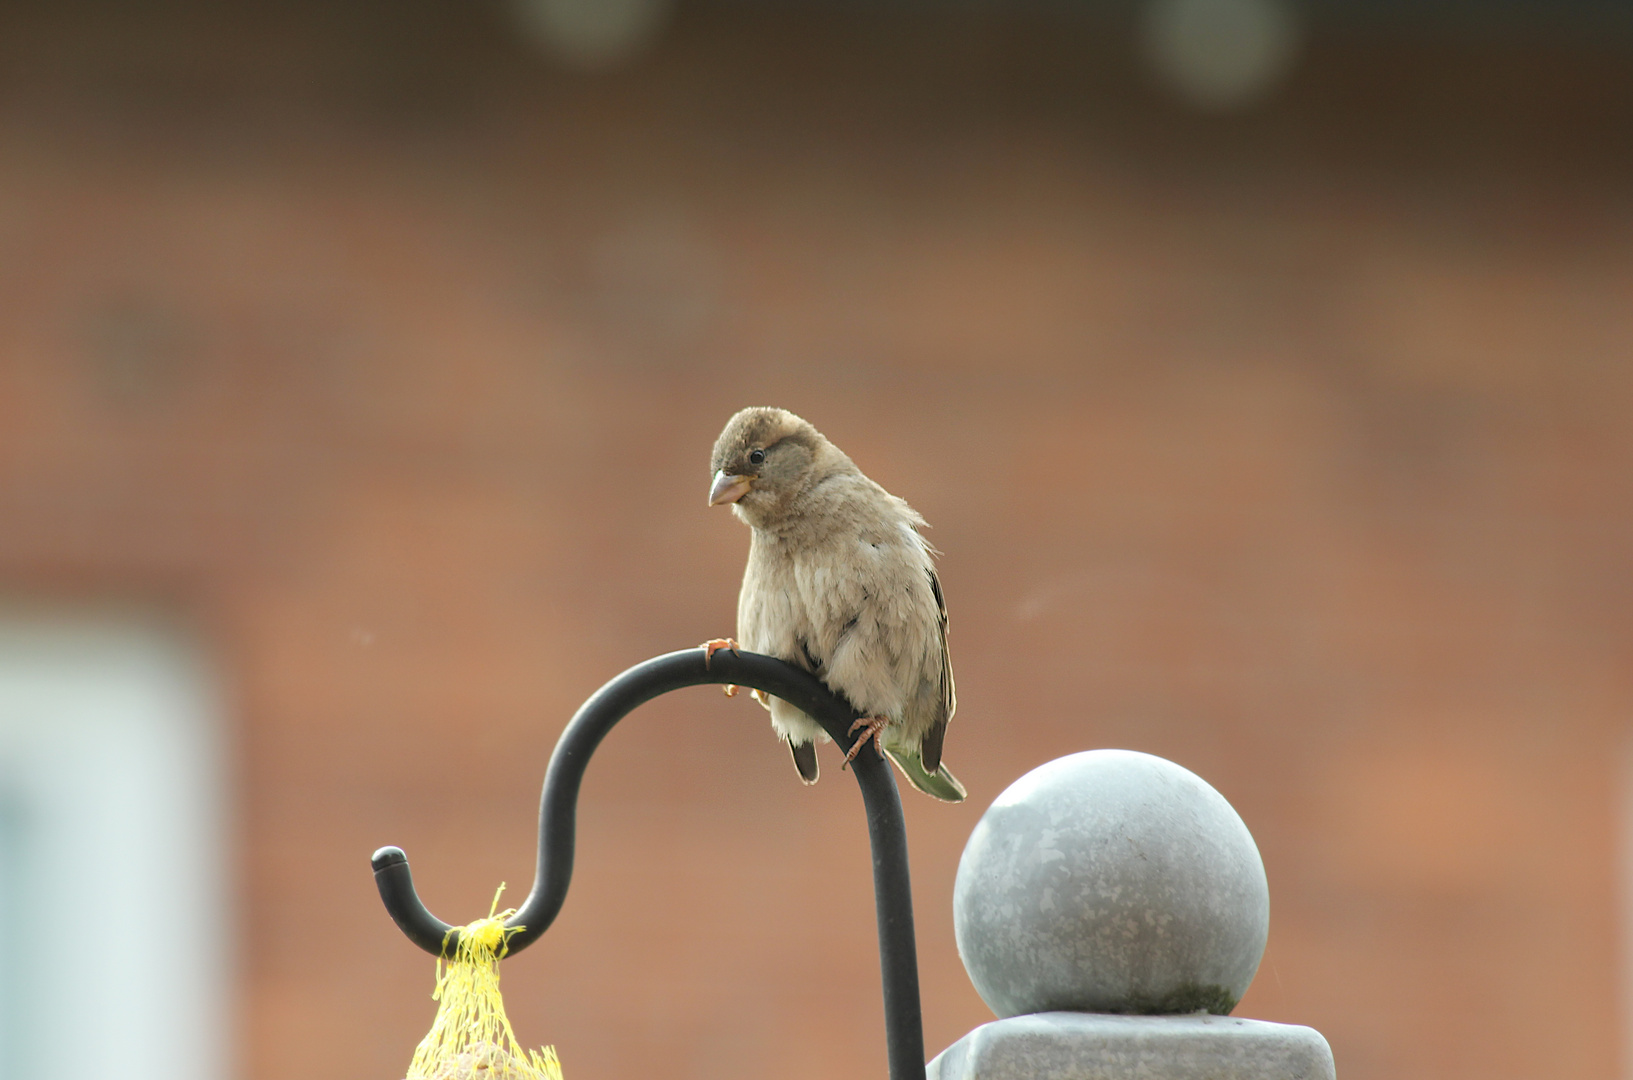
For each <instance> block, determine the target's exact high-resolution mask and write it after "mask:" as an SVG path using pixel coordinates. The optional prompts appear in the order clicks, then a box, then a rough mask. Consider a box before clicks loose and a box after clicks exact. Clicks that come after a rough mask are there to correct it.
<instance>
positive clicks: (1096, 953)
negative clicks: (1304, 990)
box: [953, 750, 1270, 1017]
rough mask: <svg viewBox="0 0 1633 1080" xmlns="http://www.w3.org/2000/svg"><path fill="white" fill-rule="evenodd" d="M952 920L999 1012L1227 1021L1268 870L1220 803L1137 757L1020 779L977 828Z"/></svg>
mask: <svg viewBox="0 0 1633 1080" xmlns="http://www.w3.org/2000/svg"><path fill="white" fill-rule="evenodd" d="M953 922H954V928H955V931H956V934H957V938H958V951H959V955H960V956H962V957H963V959H964V966H965V968H966V969H968V971H969V973H970V979H971V981H972V982H974V983H975V988H976V990H977V991H978V992H979V993H980V995H981V997H982V998H983V999H984V1000H985V1001H986V1003H987V1004H988V1005H989V1006H991V1008H992V1011H993V1012H995V1013H997V1014H998V1015H999V1016H1000V1017H1009V1016H1019V1015H1021V1014H1024V1013H1041V1012H1049V1011H1051V1010H1061V1009H1064V1010H1071V1011H1075V1012H1085V1013H1190V1012H1196V1011H1198V1010H1204V1009H1205V1010H1207V1011H1208V1012H1214V1013H1228V1012H1229V1011H1230V1010H1231V1009H1232V1008H1233V1007H1235V1005H1236V1002H1237V1001H1238V1000H1240V999H1241V996H1242V994H1243V993H1244V992H1245V991H1246V990H1247V986H1248V983H1250V982H1251V981H1252V980H1253V974H1254V972H1255V971H1257V970H1258V966H1259V958H1260V957H1261V956H1262V955H1263V953H1264V943H1265V936H1266V935H1267V934H1268V932H1269V929H1270V891H1269V887H1268V885H1267V884H1266V882H1265V876H1264V864H1263V863H1262V862H1261V861H1260V859H1259V850H1258V848H1257V847H1256V846H1255V845H1254V843H1253V837H1252V836H1251V835H1250V834H1249V833H1248V831H1247V826H1246V825H1244V824H1242V819H1241V818H1240V817H1238V816H1237V815H1236V811H1235V810H1233V809H1231V806H1230V804H1229V803H1228V802H1226V801H1225V799H1224V796H1222V795H1220V794H1219V793H1218V792H1217V791H1215V790H1214V789H1213V788H1211V787H1209V786H1208V785H1207V783H1205V782H1204V781H1203V780H1202V779H1201V778H1200V777H1198V776H1197V775H1196V774H1194V773H1192V772H1190V771H1189V770H1187V769H1184V768H1181V767H1180V766H1178V765H1175V764H1174V763H1173V762H1171V761H1166V760H1164V759H1162V758H1159V757H1153V756H1151V755H1150V754H1140V753H1136V752H1134V751H1131V750H1091V751H1087V752H1085V753H1081V754H1071V755H1069V756H1067V757H1063V758H1058V759H1056V760H1054V761H1051V762H1049V763H1048V764H1047V765H1043V766H1040V767H1039V768H1036V769H1034V770H1032V771H1031V772H1029V773H1027V774H1026V775H1025V776H1023V777H1021V778H1020V779H1019V780H1017V781H1016V782H1015V783H1014V784H1012V785H1010V787H1009V788H1008V789H1007V790H1006V791H1005V792H1004V793H1003V794H1002V795H1000V796H998V799H997V801H995V802H994V803H993V804H992V806H991V807H990V808H989V809H988V810H987V812H986V815H985V816H983V817H982V819H981V821H980V823H979V824H978V825H977V826H976V828H975V832H974V833H973V834H971V836H970V840H969V843H968V844H967V845H966V846H965V848H964V855H963V858H962V859H960V861H959V864H958V879H957V881H956V883H955V885H954V889H953Z"/></svg>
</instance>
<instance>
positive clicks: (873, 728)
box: [840, 716, 890, 769]
mask: <svg viewBox="0 0 1633 1080" xmlns="http://www.w3.org/2000/svg"><path fill="white" fill-rule="evenodd" d="M888 723H890V719H889V718H888V717H884V716H875V717H872V718H870V719H864V720H858V721H857V722H856V723H854V724H852V725H851V733H852V734H855V732H856V729H857V728H865V729H866V730H864V731H863V732H862V735H861V737H860V738H858V739H857V740H856V741H855V742H853V743H851V748H850V749H849V750H847V751H846V752H845V765H849V764H850V763H851V762H853V761H855V760H856V755H857V754H860V753H861V752H862V747H864V746H866V745H867V744H868V740H869V739H872V740H873V748H874V749H875V750H877V751H879V756H880V757H884V756H885V748H884V747H883V746H881V745H880V744H879V732H881V731H883V730H884V729H885V725H886V724H888ZM845 765H841V766H840V768H841V769H843V768H844V767H845Z"/></svg>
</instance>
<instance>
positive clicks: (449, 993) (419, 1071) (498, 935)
mask: <svg viewBox="0 0 1633 1080" xmlns="http://www.w3.org/2000/svg"><path fill="white" fill-rule="evenodd" d="M504 891H505V887H504V886H503V885H501V886H499V892H496V893H494V894H493V907H492V908H490V909H489V911H488V917H487V918H485V919H478V920H476V921H475V922H473V923H471V924H470V925H469V926H464V927H460V928H459V930H458V933H459V943H458V944H457V945H456V946H455V947H454V955H453V959H451V960H447V961H444V960H443V959H442V958H441V957H438V958H437V988H436V990H434V991H433V992H432V994H431V996H432V997H433V998H434V999H436V1001H437V1003H438V1004H437V1018H436V1019H435V1020H433V1021H432V1022H431V1030H430V1031H429V1032H427V1033H426V1036H425V1038H424V1039H422V1040H420V1045H419V1046H418V1047H416V1048H415V1050H414V1060H413V1061H412V1062H410V1063H409V1066H408V1077H407V1080H562V1078H561V1061H560V1060H559V1059H558V1058H557V1057H556V1048H555V1047H553V1046H547V1047H545V1048H544V1050H543V1052H542V1053H541V1052H540V1051H537V1050H523V1049H522V1047H521V1044H520V1043H518V1042H517V1041H516V1033H515V1032H513V1031H511V1029H510V1019H509V1018H508V1017H506V1016H505V1002H504V999H503V998H501V997H500V996H499V961H500V960H501V959H502V958H503V957H504V955H505V953H506V951H508V949H509V941H510V936H511V935H512V934H514V933H516V932H517V931H518V930H520V929H522V928H521V927H519V926H517V927H512V928H511V929H509V930H507V929H505V920H506V919H508V918H510V917H511V916H512V915H514V914H516V909H515V908H510V909H508V910H506V911H500V910H499V895H500V893H503V892H504ZM449 933H450V934H451V933H454V931H451V930H450V931H449Z"/></svg>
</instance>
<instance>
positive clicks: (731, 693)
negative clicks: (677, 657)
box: [698, 637, 737, 697]
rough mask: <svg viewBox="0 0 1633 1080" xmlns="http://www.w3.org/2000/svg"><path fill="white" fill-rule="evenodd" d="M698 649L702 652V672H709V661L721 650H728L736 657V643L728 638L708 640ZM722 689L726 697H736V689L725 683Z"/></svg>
mask: <svg viewBox="0 0 1633 1080" xmlns="http://www.w3.org/2000/svg"><path fill="white" fill-rule="evenodd" d="M698 648H700V649H702V650H703V670H704V671H708V670H709V661H710V660H713V659H714V654H715V653H717V652H719V651H720V650H721V649H730V650H731V652H732V655H733V656H735V655H737V642H735V641H733V640H732V639H731V638H729V637H717V638H710V639H709V640H708V641H705V642H704V643H703V644H702V645H700V646H698ZM722 689H723V690H725V691H726V696H727V697H736V696H737V687H735V686H733V685H732V684H730V683H727V684H726V685H725V686H724V687H722Z"/></svg>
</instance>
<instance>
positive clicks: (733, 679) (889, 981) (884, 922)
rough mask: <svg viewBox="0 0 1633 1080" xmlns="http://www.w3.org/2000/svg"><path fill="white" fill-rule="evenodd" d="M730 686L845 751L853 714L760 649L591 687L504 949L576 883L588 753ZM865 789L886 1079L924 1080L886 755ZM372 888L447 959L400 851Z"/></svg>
mask: <svg viewBox="0 0 1633 1080" xmlns="http://www.w3.org/2000/svg"><path fill="white" fill-rule="evenodd" d="M711 683H735V684H736V685H738V686H746V687H749V688H751V689H755V690H762V691H764V692H765V693H768V694H771V695H773V696H774V697H779V698H782V699H783V700H784V701H786V702H788V703H789V704H790V705H794V706H796V707H797V708H799V709H800V710H801V711H802V712H804V713H805V714H806V715H808V716H810V717H812V718H813V719H814V720H816V721H817V722H818V723H819V724H821V725H822V726H823V728H824V729H825V730H826V731H827V732H828V734H829V735H830V736H832V737H833V740H834V741H835V742H836V743H838V744H839V745H840V746H841V747H844V748H847V749H848V748H849V747H850V745H851V742H852V736H851V733H850V727H851V724H852V723H854V722H855V721H856V719H857V713H856V712H855V710H853V709H852V708H851V707H850V706H849V705H848V704H847V703H846V702H845V701H844V700H843V699H841V698H839V697H838V696H836V695H835V694H834V693H833V692H832V691H830V690H829V689H828V688H827V687H826V686H824V685H822V683H821V681H820V680H818V679H817V678H816V676H814V675H812V674H810V673H809V672H805V671H801V670H800V669H799V668H796V667H794V666H793V665H792V664H787V663H784V662H783V661H781V660H778V659H775V658H774V657H770V656H762V655H760V654H758V653H750V652H741V651H739V652H731V651H729V650H725V649H722V650H720V651H719V652H716V653H715V654H714V657H713V659H712V660H711V661H710V663H709V664H708V666H707V667H705V666H704V652H703V650H702V649H686V650H684V651H682V652H674V653H669V654H667V655H664V656H658V657H654V658H653V659H651V660H648V661H646V662H645V663H643V664H637V665H635V666H634V667H632V668H630V669H629V670H628V671H626V672H624V673H623V674H622V675H619V676H618V677H617V678H615V679H613V680H612V681H611V682H609V683H607V684H606V685H605V686H603V687H602V688H601V689H600V690H597V691H596V692H595V693H594V694H593V695H592V696H591V697H590V699H589V700H588V701H586V702H585V703H584V704H583V705H582V706H581V707H580V708H579V710H578V712H577V714H576V715H574V717H573V719H572V720H571V721H570V722H569V723H568V724H567V727H566V729H565V730H563V731H562V733H561V738H560V739H559V740H557V742H556V749H555V752H554V753H552V754H551V755H550V764H549V766H548V767H547V768H546V769H545V773H544V791H543V792H542V794H541V795H540V796H539V858H538V863H537V866H536V869H535V871H534V876H533V889H532V891H531V892H529V893H528V894H527V899H526V900H525V901H523V902H522V906H521V907H520V908H519V909H517V911H516V914H515V915H514V916H513V917H512V918H511V919H510V920H509V921H508V922H507V923H506V924H505V925H506V926H507V927H513V928H515V930H516V933H515V934H514V935H513V936H512V937H511V938H510V942H509V944H510V950H509V951H510V952H512V953H514V952H518V951H520V950H521V949H525V948H527V946H528V945H531V944H532V943H533V942H534V941H537V940H538V939H539V937H540V936H541V935H543V933H544V932H545V931H546V930H547V929H549V927H550V924H551V923H552V922H554V921H555V918H556V915H557V914H559V913H560V911H561V905H562V904H563V902H565V901H566V899H567V886H568V884H569V883H570V882H571V880H572V876H573V844H574V838H575V825H576V820H577V814H578V790H579V787H580V785H581V783H582V781H583V779H584V770H585V768H586V767H587V766H588V765H589V762H590V755H591V754H593V753H595V748H596V747H597V746H599V745H600V743H601V740H602V738H604V737H605V736H606V734H607V732H609V731H611V730H612V728H613V725H615V724H616V723H618V721H620V720H622V719H623V718H624V717H625V716H627V715H628V714H629V713H630V712H631V711H632V710H634V709H635V708H636V707H637V706H639V705H642V704H645V703H646V702H648V701H651V700H652V699H653V698H655V697H659V696H661V695H663V694H667V693H668V692H669V691H671V690H679V689H681V688H682V687H687V686H704V685H708V684H711ZM852 771H853V772H854V773H855V774H856V782H857V784H858V786H859V787H860V788H861V789H862V804H863V807H864V809H865V811H866V813H867V822H868V838H869V840H870V841H871V843H872V846H873V896H874V912H875V914H876V916H877V918H878V923H879V968H880V974H881V976H882V978H883V982H884V1004H885V1041H886V1052H887V1055H888V1058H889V1062H890V1080H910V1078H911V1080H923V1078H924V1021H923V1015H922V1013H921V1012H920V1005H919V966H918V947H917V944H916V942H915V940H914V936H913V896H912V886H911V882H910V880H909V876H908V864H907V829H906V827H905V825H904V824H903V822H902V807H901V799H900V798H899V797H898V795H897V792H896V781H895V778H894V776H892V774H891V771H890V766H889V765H887V764H886V763H885V761H884V759H883V758H881V757H880V756H879V755H877V754H871V753H867V754H859V755H857V758H856V761H855V763H854V764H853V766H852ZM373 863H374V881H375V884H376V886H378V887H379V890H380V899H381V900H382V901H384V902H385V905H386V911H388V912H389V913H390V914H391V918H392V920H393V921H394V922H396V924H397V926H398V928H399V929H400V930H402V932H403V933H404V934H406V935H408V939H409V940H410V941H412V942H413V943H414V944H416V945H418V946H419V947H420V948H422V949H424V950H425V951H426V952H429V953H432V954H435V955H439V956H440V955H444V954H445V952H446V953H447V954H451V952H452V949H453V945H454V943H455V942H456V941H457V937H458V928H457V927H454V926H451V925H450V924H448V923H445V922H443V921H442V920H441V919H439V918H437V917H436V916H435V915H433V914H431V912H430V911H429V910H427V909H426V907H425V905H424V904H423V903H422V902H421V901H420V898H419V894H418V893H416V892H415V891H414V879H413V875H412V874H410V873H409V869H408V856H407V855H405V854H403V851H402V849H401V848H395V847H383V848H381V849H380V850H379V851H376V852H375V853H374V859H373Z"/></svg>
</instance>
